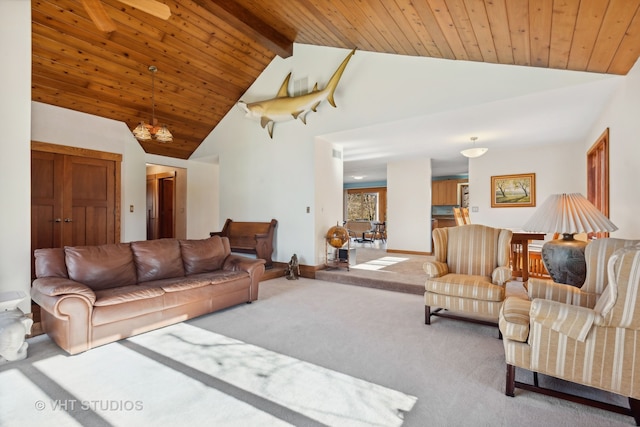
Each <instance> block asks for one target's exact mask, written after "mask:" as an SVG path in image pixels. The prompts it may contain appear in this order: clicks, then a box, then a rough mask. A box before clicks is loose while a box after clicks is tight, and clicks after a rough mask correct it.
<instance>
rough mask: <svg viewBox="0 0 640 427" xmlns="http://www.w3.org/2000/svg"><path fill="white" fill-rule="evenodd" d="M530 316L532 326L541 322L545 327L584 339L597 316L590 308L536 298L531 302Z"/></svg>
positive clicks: (577, 338) (579, 339)
mask: <svg viewBox="0 0 640 427" xmlns="http://www.w3.org/2000/svg"><path fill="white" fill-rule="evenodd" d="M529 316H530V317H531V324H532V326H533V324H534V323H539V324H540V325H541V326H542V327H543V328H547V329H551V330H553V331H556V332H558V333H560V334H563V335H566V336H568V337H569V338H572V339H574V340H578V341H584V340H585V339H586V338H587V334H588V333H589V331H590V330H591V326H592V325H593V322H594V320H595V318H596V312H595V311H593V310H592V309H590V308H585V307H579V306H575V305H570V304H564V303H561V302H557V301H550V300H545V299H535V300H533V302H532V303H531V311H530V313H529Z"/></svg>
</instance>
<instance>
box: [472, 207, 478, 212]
mask: <svg viewBox="0 0 640 427" xmlns="http://www.w3.org/2000/svg"><path fill="white" fill-rule="evenodd" d="M478 211H479V209H478V207H477V206H472V207H471V212H478Z"/></svg>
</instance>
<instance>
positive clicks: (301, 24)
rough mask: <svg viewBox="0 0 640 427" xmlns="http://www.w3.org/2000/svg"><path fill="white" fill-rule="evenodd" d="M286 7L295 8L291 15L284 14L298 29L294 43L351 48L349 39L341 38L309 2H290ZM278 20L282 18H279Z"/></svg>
mask: <svg viewBox="0 0 640 427" xmlns="http://www.w3.org/2000/svg"><path fill="white" fill-rule="evenodd" d="M287 5H288V6H289V7H295V8H296V9H295V10H292V12H293V13H287V14H286V21H287V22H291V23H292V24H293V25H295V26H296V27H297V28H299V31H298V33H297V34H296V36H295V39H294V40H295V41H296V42H298V43H309V44H313V45H316V46H317V45H321V46H330V47H341V48H346V47H349V46H353V44H352V43H351V42H350V40H349V38H348V37H343V36H341V35H340V33H339V31H338V30H337V29H336V27H335V26H334V25H333V23H332V22H331V20H330V19H328V18H327V17H325V16H324V15H323V14H322V13H321V12H320V11H319V10H317V8H316V6H315V5H314V4H312V3H311V2H309V1H306V0H303V1H298V2H290V3H288V4H287ZM269 9H273V7H271V8H269ZM279 18H280V19H283V18H284V17H282V16H279ZM311 23H315V25H313V24H311Z"/></svg>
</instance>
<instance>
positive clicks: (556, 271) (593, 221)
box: [523, 193, 618, 287]
mask: <svg viewBox="0 0 640 427" xmlns="http://www.w3.org/2000/svg"><path fill="white" fill-rule="evenodd" d="M617 229H618V227H616V226H615V225H614V224H613V223H612V222H611V221H610V220H609V218H607V217H606V216H604V214H603V213H602V212H600V211H599V210H598V208H596V207H595V206H594V205H593V204H592V203H591V202H590V201H588V200H587V199H586V198H585V197H584V196H583V195H581V194H579V193H572V194H552V195H551V196H549V197H548V198H547V200H545V201H544V203H543V204H542V205H541V206H540V207H539V208H538V209H537V210H536V212H535V213H534V214H533V216H532V217H531V218H530V219H529V221H527V223H526V224H525V225H524V226H523V230H525V231H534V232H542V233H560V234H562V239H557V240H551V241H549V242H546V243H545V244H544V245H543V246H542V252H541V255H542V261H543V262H544V266H545V267H546V268H547V271H548V272H549V275H550V276H551V278H552V279H553V281H554V282H557V283H564V284H567V285H573V286H577V287H580V286H582V284H583V283H584V280H585V277H586V273H587V265H586V262H585V259H584V249H585V247H586V246H587V242H583V241H580V240H575V239H574V238H573V235H574V234H576V233H598V232H604V231H616V230H617Z"/></svg>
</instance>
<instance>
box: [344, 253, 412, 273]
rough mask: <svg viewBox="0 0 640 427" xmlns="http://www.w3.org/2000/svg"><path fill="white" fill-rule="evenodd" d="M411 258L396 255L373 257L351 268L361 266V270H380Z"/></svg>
mask: <svg viewBox="0 0 640 427" xmlns="http://www.w3.org/2000/svg"><path fill="white" fill-rule="evenodd" d="M408 259H409V258H401V257H395V256H385V257H382V258H378V259H373V260H371V261H367V262H365V263H362V264H356V265H353V266H351V268H359V269H360V270H380V269H383V268H385V267H389V266H390V265H393V264H397V263H399V262H402V261H407V260H408Z"/></svg>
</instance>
